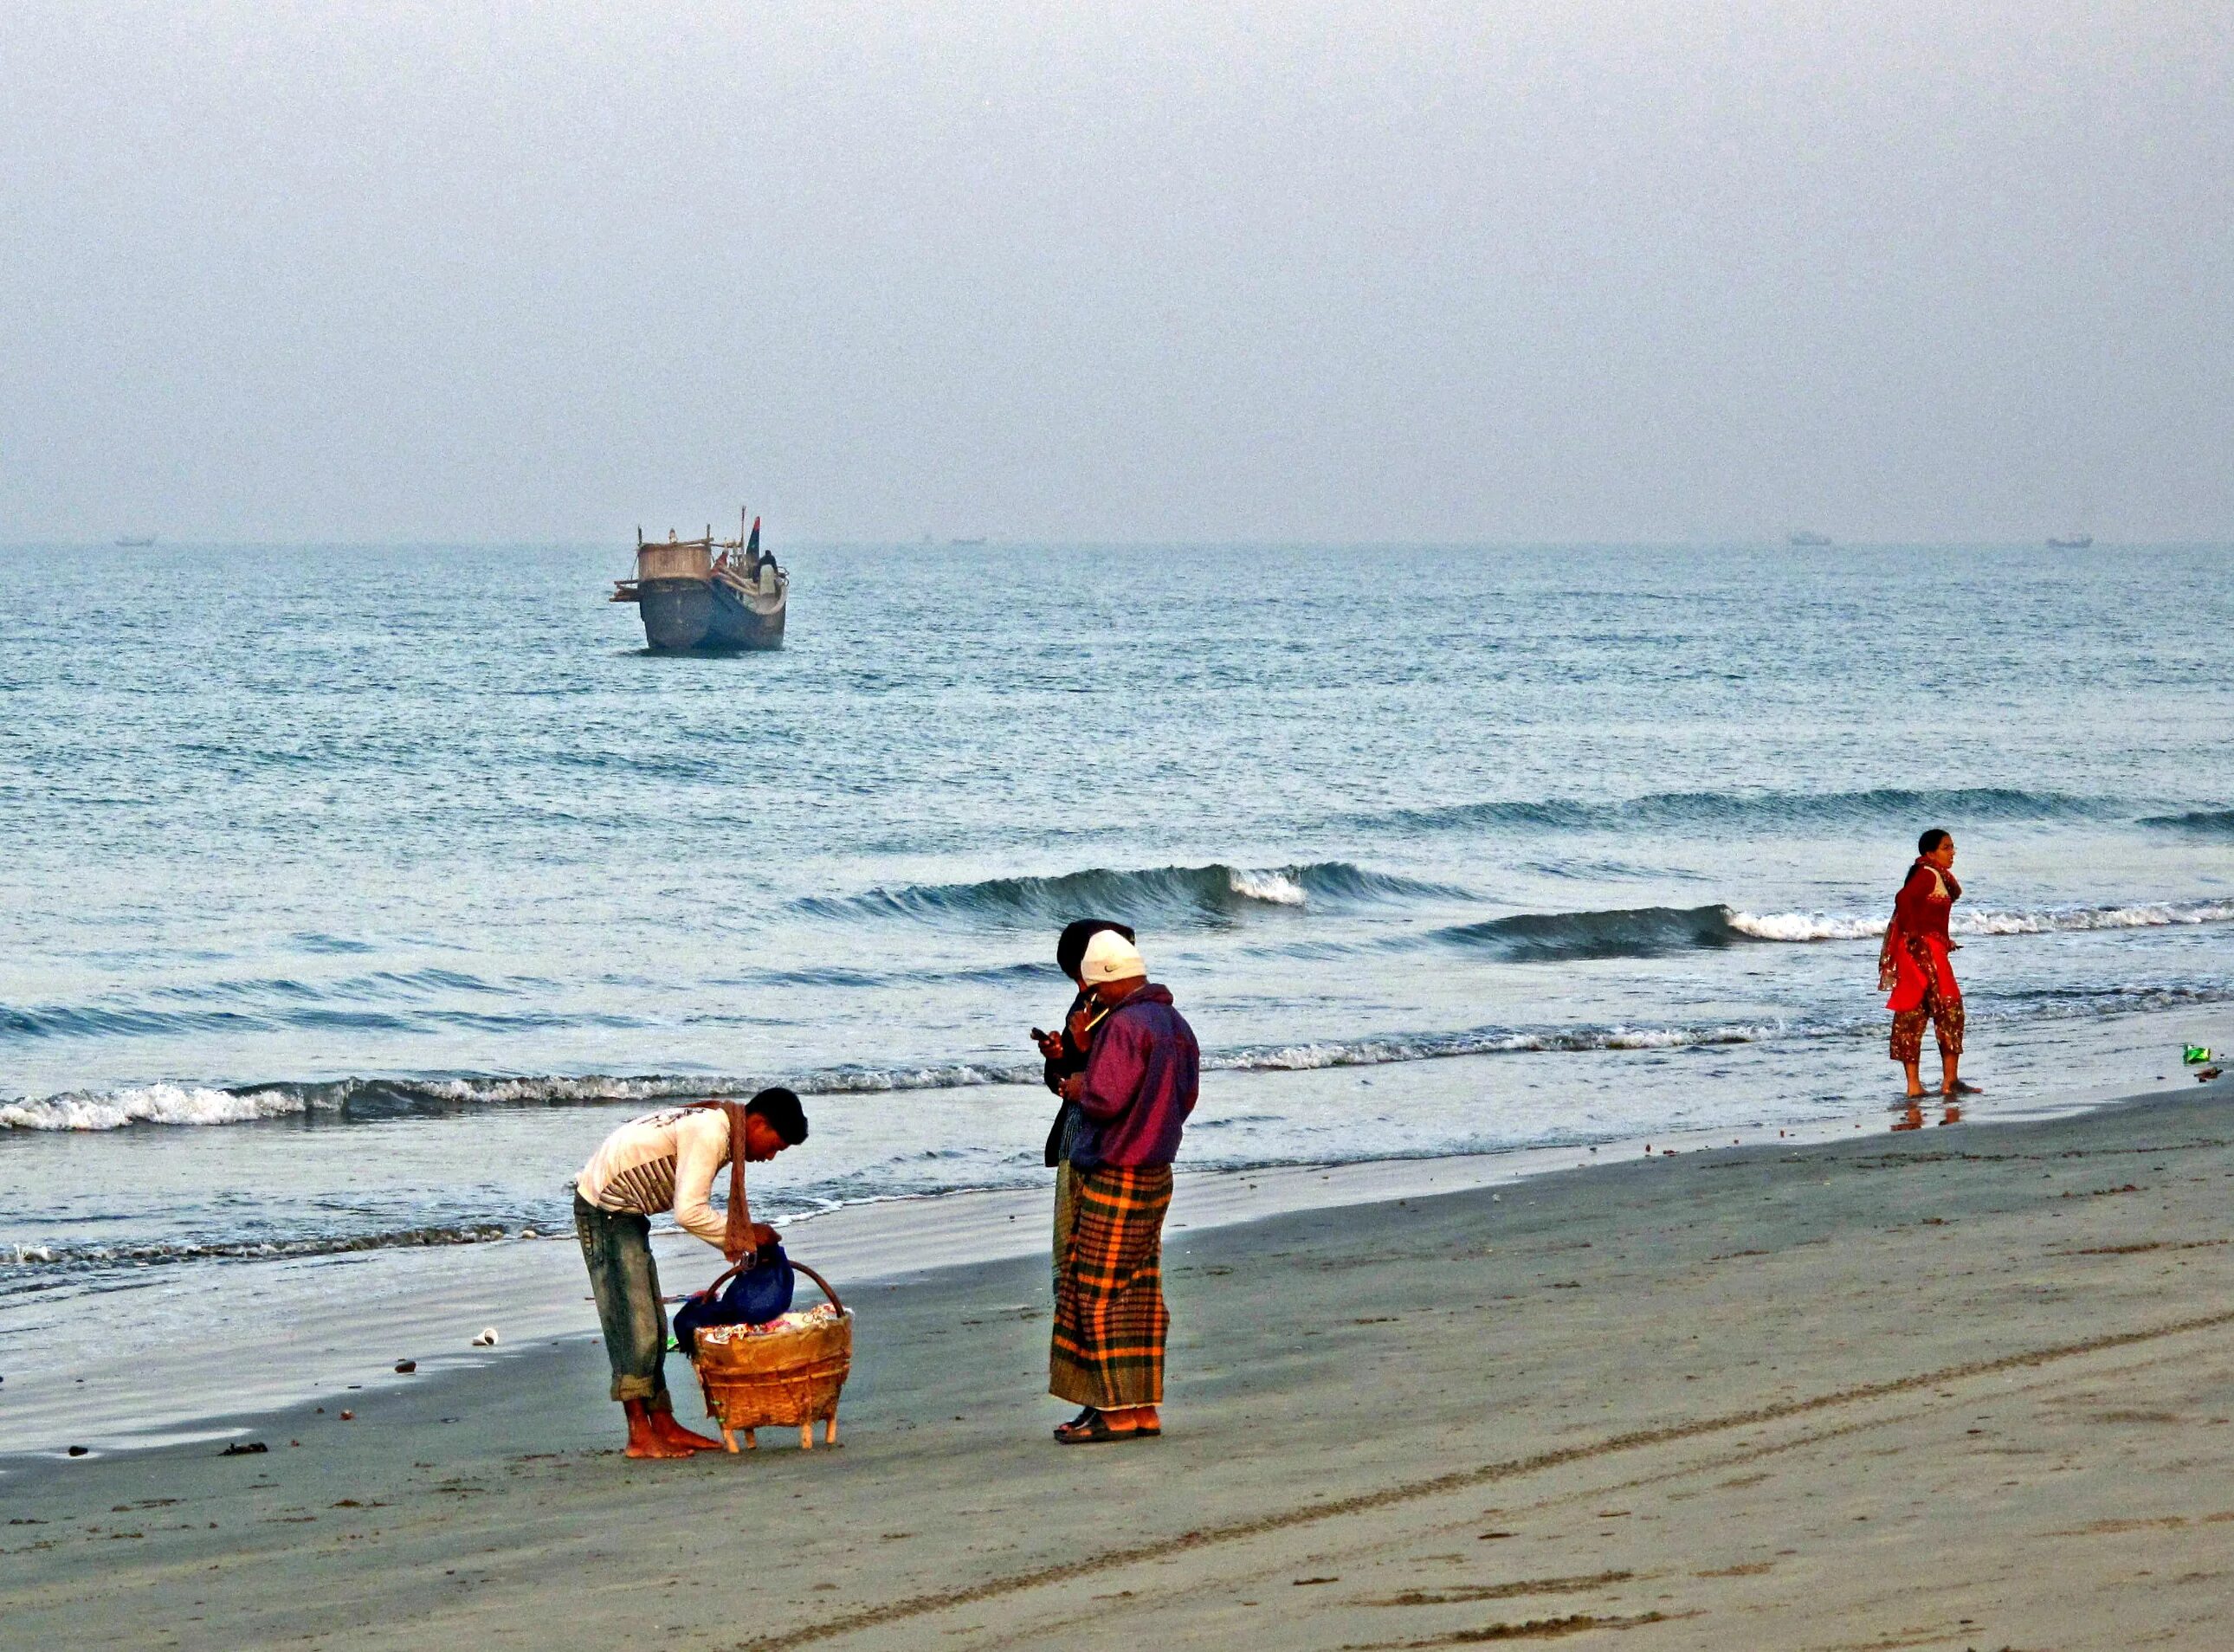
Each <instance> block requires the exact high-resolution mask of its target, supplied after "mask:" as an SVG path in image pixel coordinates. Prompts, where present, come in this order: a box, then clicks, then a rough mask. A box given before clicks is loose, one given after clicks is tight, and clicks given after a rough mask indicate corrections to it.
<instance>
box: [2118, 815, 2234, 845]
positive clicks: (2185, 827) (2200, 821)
mask: <svg viewBox="0 0 2234 1652" xmlns="http://www.w3.org/2000/svg"><path fill="white" fill-rule="evenodd" d="M2141 824H2142V825H2143V826H2155V827H2157V828H2158V829H2159V830H2160V831H2165V832H2186V833H2192V834H2194V835H2195V836H2197V837H2199V838H2234V809H2190V810H2189V811H2188V812H2187V813H2185V814H2152V815H2150V816H2149V817H2148V818H2147V819H2145V820H2143V821H2142V822H2141Z"/></svg>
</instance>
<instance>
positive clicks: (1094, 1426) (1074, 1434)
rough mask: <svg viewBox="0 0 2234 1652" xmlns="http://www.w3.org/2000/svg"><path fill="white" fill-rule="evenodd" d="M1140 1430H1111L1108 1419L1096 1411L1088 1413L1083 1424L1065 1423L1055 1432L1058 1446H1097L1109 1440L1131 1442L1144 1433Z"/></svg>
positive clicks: (1143, 1430)
mask: <svg viewBox="0 0 2234 1652" xmlns="http://www.w3.org/2000/svg"><path fill="white" fill-rule="evenodd" d="M1142 1433H1146V1430H1145V1429H1140V1428H1112V1427H1110V1426H1109V1419H1108V1418H1107V1417H1105V1416H1103V1415H1102V1414H1101V1413H1100V1412H1098V1411H1090V1412H1089V1414H1088V1419H1087V1420H1086V1421H1084V1422H1067V1423H1065V1424H1063V1426H1062V1427H1060V1428H1058V1429H1056V1430H1055V1444H1056V1445H1058V1446H1099V1445H1102V1444H1104V1443H1106V1442H1107V1441H1110V1440H1132V1439H1134V1438H1137V1437H1138V1436H1139V1435H1140V1434H1142Z"/></svg>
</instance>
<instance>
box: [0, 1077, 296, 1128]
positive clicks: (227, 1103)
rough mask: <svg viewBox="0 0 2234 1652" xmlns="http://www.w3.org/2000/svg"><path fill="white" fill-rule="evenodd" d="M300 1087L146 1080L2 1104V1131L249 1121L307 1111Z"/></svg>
mask: <svg viewBox="0 0 2234 1652" xmlns="http://www.w3.org/2000/svg"><path fill="white" fill-rule="evenodd" d="M309 1108H310V1100H309V1099H308V1098H307V1097H306V1096H304V1095H303V1094H299V1093H297V1092H295V1091H291V1090H283V1089H273V1090H251V1091H250V1092H249V1093H248V1094H245V1095H236V1094H233V1093H232V1091H230V1090H212V1089H207V1088H205V1087H200V1086H198V1085H186V1084H143V1085H135V1086H134V1087H130V1088H127V1089H121V1090H108V1091H104V1092H102V1093H101V1094H89V1093H87V1092H83V1091H77V1092H72V1093H71V1094H66V1095H50V1096H47V1097H45V1098H44V1099H42V1100H36V1101H33V1100H22V1101H11V1102H9V1103H7V1104H6V1105H4V1106H0V1129H10V1130H121V1129H122V1128H124V1126H127V1125H134V1124H174V1125H198V1124H246V1123H248V1122H249V1121H251V1120H256V1119H278V1118H283V1117H284V1116H286V1115H287V1114H289V1113H304V1112H307V1111H308V1110H309Z"/></svg>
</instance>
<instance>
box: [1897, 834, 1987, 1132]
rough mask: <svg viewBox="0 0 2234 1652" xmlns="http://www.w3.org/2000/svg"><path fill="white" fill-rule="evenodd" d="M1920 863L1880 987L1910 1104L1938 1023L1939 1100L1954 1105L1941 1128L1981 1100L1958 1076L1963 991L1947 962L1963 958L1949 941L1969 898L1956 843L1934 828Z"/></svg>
mask: <svg viewBox="0 0 2234 1652" xmlns="http://www.w3.org/2000/svg"><path fill="white" fill-rule="evenodd" d="M1916 850H1917V853H1916V863H1915V865H1911V867H1910V868H1909V869H1908V879H1907V881H1906V882H1905V883H1904V884H1902V885H1901V887H1900V893H1899V895H1898V897H1896V898H1895V899H1894V901H1893V907H1892V921H1891V923H1890V924H1886V926H1885V945H1884V946H1883V948H1881V949H1880V950H1879V951H1878V986H1879V987H1880V988H1882V989H1885V990H1887V991H1889V992H1891V995H1892V996H1891V997H1890V998H1888V999H1886V1000H1885V1008H1886V1009H1890V1010H1891V1011H1892V1059H1893V1060H1894V1061H1898V1062H1899V1063H1900V1064H1901V1066H1902V1068H1904V1070H1905V1071H1906V1073H1907V1075H1908V1095H1909V1100H1911V1101H1917V1100H1922V1099H1923V1097H1924V1079H1923V1076H1922V1074H1920V1073H1919V1072H1918V1071H1917V1068H1919V1066H1920V1065H1921V1063H1922V1061H1923V1057H1924V1022H1927V1021H1928V1022H1930V1023H1931V1029H1932V1032H1933V1033H1934V1034H1935V1035H1937V1040H1938V1043H1939V1070H1940V1078H1939V1094H1941V1096H1942V1097H1943V1098H1944V1099H1945V1100H1946V1101H1947V1103H1948V1114H1949V1116H1948V1117H1947V1118H1946V1119H1944V1120H1942V1121H1941V1122H1943V1123H1952V1122H1953V1121H1954V1120H1955V1119H1956V1118H1957V1117H1959V1116H1960V1114H1959V1113H1958V1112H1957V1111H1956V1107H1955V1102H1956V1098H1957V1097H1958V1096H1963V1095H1976V1094H1978V1088H1977V1087H1976V1085H1974V1084H1965V1083H1963V1081H1962V1079H1961V1078H1960V1077H1959V1076H1958V1074H1957V1070H1956V1069H1957V1068H1959V1066H1960V1065H1961V1062H1962V1059H1963V989H1962V988H1961V987H1960V986H1958V985H1957V984H1956V980H1955V966H1954V965H1953V963H1950V961H1949V958H1948V954H1949V953H1950V952H1952V951H1954V950H1956V946H1955V943H1954V942H1953V941H1952V940H1950V938H1949V937H1948V933H1947V918H1948V914H1949V913H1950V911H1952V910H1953V908H1954V905H1955V903H1956V901H1958V900H1960V899H1962V898H1963V885H1961V884H1959V883H1957V882H1956V880H1955V872H1954V866H1955V839H1953V838H1951V837H1950V836H1949V835H1948V834H1947V833H1944V832H1943V831H1941V830H1940V829H1939V828H1938V827H1937V826H1934V827H1932V828H1931V830H1930V831H1929V832H1927V833H1924V835H1923V836H1922V837H1920V838H1918V839H1917V840H1916Z"/></svg>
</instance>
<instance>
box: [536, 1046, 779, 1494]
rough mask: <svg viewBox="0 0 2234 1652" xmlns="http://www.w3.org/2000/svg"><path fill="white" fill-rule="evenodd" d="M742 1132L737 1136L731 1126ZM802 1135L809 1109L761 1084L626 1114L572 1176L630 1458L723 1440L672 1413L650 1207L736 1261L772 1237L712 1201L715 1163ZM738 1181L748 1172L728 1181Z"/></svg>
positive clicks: (760, 1159) (739, 1184)
mask: <svg viewBox="0 0 2234 1652" xmlns="http://www.w3.org/2000/svg"><path fill="white" fill-rule="evenodd" d="M740 1133H741V1137H742V1139H741V1141H739V1140H735V1139H733V1137H735V1136H736V1135H738V1134H740ZM806 1139H807V1113H806V1112H805V1110H804V1109H802V1108H801V1107H800V1105H799V1098H798V1097H797V1096H795V1095H794V1094H792V1093H791V1092H790V1091H789V1090H784V1089H774V1090H762V1091H761V1093H760V1094H758V1095H756V1096H754V1098H753V1099H752V1100H749V1101H748V1102H746V1103H744V1104H743V1105H742V1106H739V1105H738V1104H737V1103H736V1102H734V1101H707V1102H701V1103H699V1104H697V1105H696V1106H694V1107H669V1108H666V1109H665V1110H663V1111H662V1112H659V1113H647V1114H645V1115H644V1116H643V1118H641V1119H631V1120H629V1121H628V1123H626V1124H624V1125H623V1126H621V1127H620V1128H619V1129H617V1130H616V1131H614V1132H613V1133H612V1134H611V1135H610V1136H607V1137H606V1138H605V1140H604V1146H601V1147H599V1148H598V1151H597V1152H594V1153H592V1154H591V1155H590V1162H589V1163H588V1164H587V1165H585V1166H583V1167H582V1173H581V1174H580V1175H579V1176H578V1177H576V1178H575V1179H574V1228H575V1231H577V1232H578V1233H579V1234H580V1235H581V1238H582V1257H583V1260H584V1261H585V1262H586V1263H588V1264H589V1268H590V1288H591V1290H592V1291H593V1292H595V1293H596V1296H597V1299H598V1323H599V1324H600V1325H602V1326H603V1327H604V1333H605V1354H606V1356H607V1358H609V1359H610V1360H611V1361H612V1368H613V1385H612V1390H611V1393H612V1397H613V1398H614V1399H616V1400H617V1401H620V1402H621V1409H622V1411H623V1412H624V1413H625V1414H626V1415H627V1417H628V1454H629V1455H630V1457H688V1456H689V1455H690V1453H693V1452H700V1451H720V1450H722V1442H721V1441H720V1440H712V1439H709V1438H708V1437H707V1436H706V1435H704V1434H697V1433H691V1431H690V1430H689V1429H688V1428H685V1427H683V1425H682V1424H681V1423H679V1422H677V1421H676V1420H675V1403H674V1401H672V1400H671V1399H670V1398H669V1396H668V1392H667V1371H666V1366H667V1311H666V1309H664V1308H663V1307H662V1306H661V1305H660V1299H659V1270H658V1269H657V1268H656V1266H655V1265H654V1264H653V1262H652V1259H651V1222H650V1218H652V1217H654V1216H656V1215H659V1214H661V1213H662V1212H664V1211H674V1212H675V1219H676V1222H678V1223H679V1224H682V1227H683V1231H685V1232H688V1233H693V1234H696V1236H697V1237H700V1238H702V1239H703V1240H705V1241H706V1243H707V1244H710V1245H713V1246H714V1247H715V1248H716V1249H717V1250H720V1251H721V1252H722V1255H724V1256H726V1257H728V1258H729V1260H731V1261H732V1262H735V1261H739V1260H741V1259H743V1258H744V1257H749V1256H750V1255H751V1254H752V1253H753V1251H754V1249H755V1248H757V1247H758V1246H761V1245H764V1244H774V1243H775V1242H776V1231H775V1230H774V1228H772V1227H770V1226H768V1224H766V1223H764V1222H755V1221H754V1220H753V1219H752V1213H751V1212H750V1211H748V1210H746V1209H744V1208H743V1204H744V1201H743V1199H742V1198H741V1197H739V1198H733V1199H732V1203H731V1208H730V1209H729V1210H728V1212H727V1213H726V1214H725V1213H723V1212H722V1211H716V1210H715V1209H714V1206H713V1202H712V1194H713V1191H714V1177H715V1172H718V1171H720V1170H721V1169H722V1167H723V1166H729V1165H730V1164H731V1161H732V1159H735V1158H737V1157H739V1156H740V1154H741V1158H742V1159H743V1161H744V1162H745V1163H748V1164H755V1165H758V1164H765V1163H766V1162H767V1161H768V1160H769V1159H773V1158H774V1157H775V1156H776V1155H777V1154H778V1153H780V1152H782V1151H783V1150H784V1149H785V1148H787V1147H795V1146H798V1145H799V1144H800V1142H802V1141H804V1140H806ZM730 1185H731V1187H732V1189H733V1190H734V1191H735V1193H736V1194H739V1195H741V1193H742V1192H743V1189H744V1182H743V1172H742V1171H741V1169H737V1170H735V1172H734V1175H733V1179H732V1181H731V1184H730Z"/></svg>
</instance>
